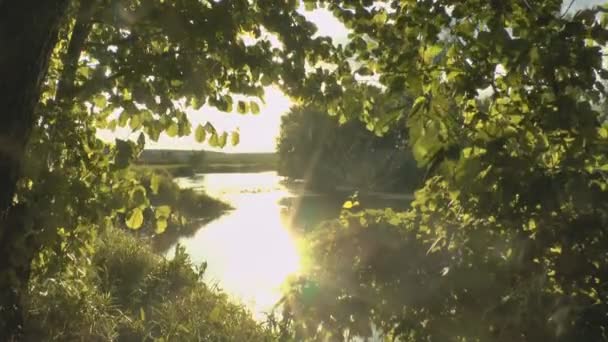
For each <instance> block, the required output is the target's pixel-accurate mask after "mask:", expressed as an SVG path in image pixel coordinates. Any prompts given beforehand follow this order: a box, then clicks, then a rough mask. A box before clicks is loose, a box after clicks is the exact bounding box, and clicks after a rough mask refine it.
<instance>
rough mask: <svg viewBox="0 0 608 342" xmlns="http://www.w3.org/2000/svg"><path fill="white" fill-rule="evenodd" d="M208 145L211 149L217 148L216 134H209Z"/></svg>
mask: <svg viewBox="0 0 608 342" xmlns="http://www.w3.org/2000/svg"><path fill="white" fill-rule="evenodd" d="M209 145H211V146H213V147H218V146H219V141H218V137H217V133H216V132H213V133H211V137H210V138H209Z"/></svg>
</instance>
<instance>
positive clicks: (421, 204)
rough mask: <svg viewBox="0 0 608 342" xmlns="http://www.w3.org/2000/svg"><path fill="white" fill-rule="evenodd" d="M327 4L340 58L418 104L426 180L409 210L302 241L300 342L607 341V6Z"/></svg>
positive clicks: (297, 308)
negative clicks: (339, 29) (337, 24)
mask: <svg viewBox="0 0 608 342" xmlns="http://www.w3.org/2000/svg"><path fill="white" fill-rule="evenodd" d="M308 3H309V5H312V6H314V5H315V2H313V1H308ZM325 4H326V6H328V8H330V9H331V10H332V11H333V12H334V14H336V15H337V16H338V17H340V18H341V19H342V20H343V21H344V22H345V24H346V25H347V26H348V27H350V28H351V29H352V30H353V34H352V40H351V42H350V43H349V44H348V45H347V46H345V47H344V50H343V52H344V53H345V54H347V55H348V56H350V57H351V58H352V59H356V60H357V61H358V63H360V65H361V69H363V72H364V73H365V74H369V73H370V71H371V72H373V73H374V74H376V75H377V76H378V78H379V82H380V83H381V84H382V85H383V86H385V87H386V91H387V92H388V93H393V92H395V93H402V92H403V91H404V90H405V89H407V91H408V93H410V94H413V95H414V103H413V106H412V108H411V110H410V111H409V113H408V118H407V121H408V127H409V137H410V141H411V147H412V151H413V153H414V156H415V157H416V159H417V160H418V162H419V164H420V165H421V166H426V167H427V168H428V169H429V176H431V177H429V179H428V180H427V182H426V184H425V186H424V187H423V188H422V189H421V190H420V191H418V192H417V193H416V199H415V201H414V203H413V205H412V208H411V210H409V211H407V212H403V213H395V212H392V211H390V210H386V211H371V212H357V211H354V212H350V213H344V215H343V216H342V217H341V219H340V220H338V221H337V222H334V223H330V224H327V225H325V226H323V227H322V228H324V229H322V230H319V233H318V234H315V235H314V236H311V241H312V242H311V243H312V246H311V248H312V251H313V252H314V259H313V264H312V265H313V266H312V267H311V269H310V270H309V273H308V277H307V279H303V280H300V281H298V282H295V283H294V290H293V291H292V293H291V294H290V295H288V296H287V297H286V299H285V308H286V314H285V315H284V317H287V318H289V319H293V321H292V323H293V326H292V327H293V328H294V330H295V334H296V335H295V336H296V339H297V338H299V337H309V338H310V339H313V340H314V339H317V340H323V338H327V337H328V336H333V337H334V338H336V339H342V338H343V336H345V335H347V334H351V335H361V336H368V335H370V334H371V327H372V326H373V327H375V328H376V329H379V330H380V331H382V332H383V333H384V334H385V335H387V336H388V337H393V338H398V339H400V340H405V341H437V340H439V341H452V340H453V341H514V340H517V341H540V340H558V341H576V340H594V341H600V340H606V339H608V335H607V333H606V331H607V330H608V326H607V322H608V320H607V319H606V315H607V314H608V306H607V304H606V303H607V302H608V292H607V291H606V285H605V284H606V281H607V279H606V277H607V274H608V258H607V257H606V256H607V249H606V246H608V240H607V237H608V207H607V203H608V193H607V191H608V182H607V179H606V174H605V172H606V170H607V169H608V166H607V165H608V159H607V158H608V155H607V154H606V151H607V147H608V127H607V126H606V123H605V120H603V119H602V118H603V116H602V115H603V114H602V113H601V112H600V110H599V109H598V106H597V104H599V103H600V102H601V101H602V100H603V99H604V98H605V89H604V85H603V84H604V82H605V80H606V78H608V71H607V70H606V69H605V68H604V67H603V64H602V61H603V54H602V47H603V46H605V44H606V42H607V39H608V31H607V30H606V24H607V21H606V17H605V12H606V10H605V9H604V8H602V7H596V8H593V9H587V10H582V11H579V12H576V13H574V14H573V15H568V14H564V13H560V10H561V5H562V1H561V0H547V1H537V2H529V1H476V0H470V1H451V0H439V1H385V2H374V3H372V2H371V1H361V2H346V1H332V2H325ZM600 17H601V18H600ZM361 69H359V70H361ZM359 73H362V72H359ZM337 77H339V76H337ZM483 89H488V91H489V93H490V95H489V98H488V99H487V102H486V104H487V106H486V105H483V104H482V103H480V101H479V95H478V94H479V91H480V90H483ZM448 100H453V102H452V103H450V102H449V101H448ZM361 101H362V102H365V101H366V100H365V99H364V98H363V99H361ZM364 108H367V106H365V107H364ZM337 110H338V111H340V108H338V109H337ZM364 114H365V113H364ZM392 115H393V114H392V113H390V112H387V113H385V115H382V116H380V118H379V119H383V118H385V117H386V116H392ZM320 327H321V328H320Z"/></svg>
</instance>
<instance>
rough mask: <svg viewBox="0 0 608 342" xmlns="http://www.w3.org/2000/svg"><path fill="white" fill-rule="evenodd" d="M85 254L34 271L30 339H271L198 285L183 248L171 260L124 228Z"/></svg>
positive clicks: (200, 271)
mask: <svg viewBox="0 0 608 342" xmlns="http://www.w3.org/2000/svg"><path fill="white" fill-rule="evenodd" d="M92 245H93V248H94V249H95V251H94V253H93V254H92V255H90V256H89V257H87V258H85V259H79V258H76V255H74V254H72V255H71V257H70V258H66V263H65V264H64V267H63V268H62V270H60V271H58V272H57V273H55V274H53V275H52V276H50V277H49V276H48V274H39V273H35V276H34V277H33V279H32V282H31V284H30V291H29V296H28V304H27V308H28V316H27V319H26V325H27V327H26V331H27V332H28V334H29V335H28V336H26V338H27V339H28V340H38V341H51V340H53V341H55V340H60V341H270V340H272V339H271V337H272V336H271V334H270V332H269V331H268V330H266V329H265V328H263V327H262V326H261V325H259V324H258V323H256V322H255V321H254V320H253V318H252V317H251V314H250V313H249V312H248V311H246V310H245V309H244V308H243V307H241V306H239V305H237V304H233V303H232V302H231V301H230V300H229V298H228V296H227V295H226V294H224V293H223V292H221V291H220V290H218V289H216V288H213V287H209V286H207V285H205V284H204V283H203V282H201V278H202V276H203V274H204V270H205V267H204V265H202V267H200V268H198V269H196V268H194V267H193V265H192V262H191V261H190V259H189V258H188V256H187V255H186V254H185V252H184V250H183V248H176V252H175V255H174V257H173V259H171V260H166V259H164V258H163V257H161V256H158V255H157V254H155V253H153V252H152V251H151V250H150V248H149V247H148V246H147V245H146V244H142V242H141V241H140V240H139V239H136V238H134V237H133V236H131V235H130V234H127V233H125V232H123V231H121V230H109V231H107V232H106V233H103V234H102V235H101V236H100V237H99V238H98V239H97V240H95V242H94V243H93V244H92Z"/></svg>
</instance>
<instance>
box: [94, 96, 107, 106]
mask: <svg viewBox="0 0 608 342" xmlns="http://www.w3.org/2000/svg"><path fill="white" fill-rule="evenodd" d="M93 103H94V104H95V107H97V108H104V107H105V106H106V104H107V103H108V102H107V99H106V97H105V96H104V95H103V94H97V95H95V97H94V98H93Z"/></svg>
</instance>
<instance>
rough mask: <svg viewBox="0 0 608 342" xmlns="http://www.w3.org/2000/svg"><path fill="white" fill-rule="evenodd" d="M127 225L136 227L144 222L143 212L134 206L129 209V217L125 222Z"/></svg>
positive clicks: (132, 227)
mask: <svg viewBox="0 0 608 342" xmlns="http://www.w3.org/2000/svg"><path fill="white" fill-rule="evenodd" d="M125 223H126V224H127V227H129V228H131V229H138V228H139V227H141V225H142V224H143V223H144V214H143V212H142V211H141V209H140V208H135V209H133V210H132V211H131V214H130V215H129V218H128V219H127V220H126V222H125Z"/></svg>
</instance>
